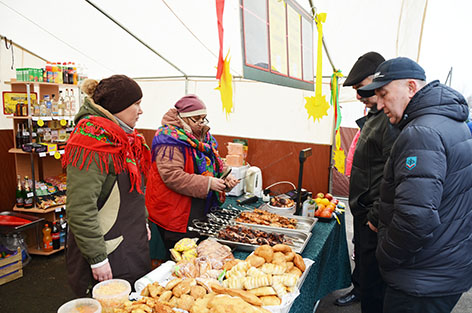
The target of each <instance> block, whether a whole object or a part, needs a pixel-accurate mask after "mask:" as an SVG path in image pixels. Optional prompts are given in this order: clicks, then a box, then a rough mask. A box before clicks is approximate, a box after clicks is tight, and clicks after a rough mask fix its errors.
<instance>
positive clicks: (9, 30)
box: [0, 0, 472, 144]
mask: <svg viewBox="0 0 472 313" xmlns="http://www.w3.org/2000/svg"><path fill="white" fill-rule="evenodd" d="M254 1H255V0H254ZM239 2H240V1H239V0H226V5H225V13H224V29H225V43H224V51H225V52H226V51H228V49H229V50H230V54H231V72H232V74H233V75H235V76H241V75H242V70H241V68H242V54H241V34H240V28H241V27H240V12H239V10H240V8H239ZM298 2H299V3H300V4H301V5H302V6H303V7H304V8H305V9H306V10H307V11H310V10H311V9H310V7H309V1H308V0H306V1H305V0H298ZM91 3H93V4H94V5H96V7H98V8H100V9H101V10H102V11H103V12H105V13H107V14H108V15H109V16H110V17H112V18H113V19H114V20H115V21H117V22H118V23H119V24H120V25H121V26H123V27H124V28H126V29H127V30H129V32H130V33H132V34H133V35H135V36H136V37H138V38H139V39H140V40H141V41H142V42H144V43H145V44H147V45H148V46H149V47H150V48H151V49H152V50H154V52H153V51H151V50H150V49H149V48H148V47H146V46H144V45H143V44H142V43H140V42H139V41H138V40H136V38H134V37H133V36H132V35H130V34H129V33H127V32H126V31H124V30H123V28H122V27H120V26H119V25H117V24H116V23H114V22H113V21H112V20H110V19H109V18H108V17H107V16H105V15H104V14H103V13H101V12H100V11H99V10H97V9H96V8H95V7H94V6H93V5H92V4H91ZM313 4H314V6H315V7H316V9H317V12H326V13H328V15H327V20H326V23H325V24H324V37H325V42H326V44H327V46H328V48H329V52H330V55H331V58H332V60H333V62H334V65H335V66H336V68H338V69H341V70H342V72H343V74H344V75H347V74H348V73H349V70H350V68H351V67H352V65H353V64H354V62H355V61H356V60H357V58H358V57H359V56H360V55H362V54H363V53H365V52H368V51H378V52H380V53H381V54H383V55H384V56H385V58H387V59H388V58H392V57H396V56H400V55H401V56H408V57H410V58H412V59H415V60H418V62H419V63H420V64H421V65H422V66H423V67H424V68H425V70H426V74H427V78H428V80H432V79H440V80H441V82H444V81H445V79H446V76H447V74H448V72H449V71H450V69H451V67H452V68H453V71H452V73H453V75H452V86H453V87H454V88H456V89H458V90H459V91H460V92H462V93H464V95H465V96H466V97H469V95H470V94H471V93H472V88H471V87H470V84H469V83H468V81H467V78H468V77H467V74H468V73H467V72H466V71H467V70H468V69H469V68H471V66H470V65H471V64H470V63H471V61H470V58H469V57H468V56H467V52H468V49H467V48H468V45H467V43H465V42H464V41H465V40H463V38H462V36H461V35H462V33H463V32H464V30H465V31H466V30H469V29H472V27H471V26H472V25H471V23H472V21H471V19H470V18H468V16H467V15H468V14H469V12H471V10H470V9H471V7H472V4H471V3H470V2H469V1H466V0H462V1H461V0H450V1H446V0H429V1H428V0H402V1H401V0H395V1H389V0H382V1H376V0H358V1H349V0H338V1H330V0H321V1H313ZM216 25H217V22H216V9H215V1H214V0H199V1H195V0H160V1H157V0H155V1H151V0H142V1H125V0H90V1H85V0H69V1H59V0H48V1H40V2H39V1H32V0H21V1H18V0H0V35H2V36H6V37H7V38H9V39H12V40H13V41H14V42H16V43H17V44H19V45H21V46H23V47H25V48H26V49H28V50H30V51H32V52H34V53H36V54H37V55H39V56H41V57H43V58H44V59H47V60H50V61H53V62H54V61H61V62H63V61H75V62H76V63H79V64H81V65H83V66H84V67H85V72H86V73H87V74H88V76H89V77H94V78H101V77H106V76H109V75H111V74H115V73H124V74H127V75H129V76H131V77H175V76H183V75H187V76H205V77H206V76H209V77H214V75H215V74H216V65H217V55H218V51H219V43H218V32H217V27H216ZM315 39H316V31H315ZM315 42H316V40H315ZM155 52H156V53H158V54H160V55H161V56H163V57H164V58H166V59H167V60H168V61H170V62H171V63H172V64H174V65H175V66H172V65H170V64H169V63H167V62H166V61H164V60H163V59H162V58H161V57H159V56H158V55H157V54H156V53H155ZM5 57H6V55H5V54H2V58H3V60H2V67H1V69H2V71H4V69H5V68H6V66H5V63H7V62H8V63H10V62H9V60H6V58H5ZM314 57H315V60H316V55H315V56H314ZM315 64H316V62H315ZM15 65H16V66H17V67H22V66H23V65H25V66H28V64H20V60H18V58H17V60H16V64H15ZM331 73H332V68H331V66H330V65H329V62H328V60H327V58H326V56H325V57H324V60H323V75H325V76H329V75H331ZM12 75H14V73H13V74H12V72H8V73H6V74H5V73H2V75H1V79H2V80H4V79H7V78H9V77H13V76H12ZM5 76H9V77H5ZM187 82H188V81H187ZM324 82H325V85H324V88H323V94H324V95H326V96H327V99H328V100H329V89H328V88H329V87H328V85H327V82H328V81H327V80H325V81H324ZM141 84H142V86H143V89H145V98H144V99H143V106H144V109H145V111H146V112H147V113H148V112H149V113H152V114H148V115H147V116H146V117H144V118H143V119H142V121H140V124H138V126H139V127H146V128H156V127H157V124H158V121H157V120H158V119H159V118H156V116H157V117H160V116H161V115H162V113H163V112H165V111H166V110H167V108H168V107H169V106H170V105H172V103H173V102H175V100H177V99H178V98H179V97H180V96H182V95H183V94H184V93H185V92H194V93H197V94H199V95H200V96H201V97H202V98H203V99H204V101H205V102H206V103H207V105H208V106H209V111H210V113H211V115H212V127H213V131H214V132H216V133H219V134H228V135H234V136H250V137H256V138H266V139H281V140H294V141H307V142H315V143H324V144H330V143H331V140H332V125H333V123H332V119H333V113H332V110H330V112H329V114H328V116H326V117H325V118H323V119H322V120H321V121H320V122H317V123H313V120H308V119H307V114H306V111H305V109H304V104H305V100H304V97H305V96H310V95H312V93H310V92H306V91H301V90H295V89H293V88H287V87H280V86H274V85H269V84H264V83H248V82H247V81H236V82H235V83H234V87H235V88H234V89H235V95H234V99H235V108H234V112H233V113H232V114H231V115H230V116H229V118H228V119H226V116H225V114H224V113H223V112H222V108H221V102H220V100H219V95H218V92H217V91H215V90H214V87H216V84H215V81H214V80H210V81H198V79H194V80H192V81H191V83H190V87H189V88H188V89H187V88H184V87H183V86H184V83H183V80H182V81H179V82H171V81H162V80H159V81H148V82H141ZM2 88H3V89H6V88H7V87H2ZM157 90H159V92H157ZM340 100H341V105H342V113H343V118H344V119H343V125H344V126H352V127H354V125H355V124H354V120H355V119H356V118H358V117H359V116H360V115H362V111H363V107H362V105H361V104H359V103H358V102H357V101H356V100H355V95H354V93H353V92H352V90H351V89H350V88H343V89H342V90H341V96H340ZM261 116H264V117H266V118H264V119H263V120H262V121H261ZM287 121H288V122H287ZM247 125H251V129H248V127H247ZM274 125H278V126H276V127H274ZM280 125H282V126H280ZM268 130H269V131H270V132H269V131H268Z"/></svg>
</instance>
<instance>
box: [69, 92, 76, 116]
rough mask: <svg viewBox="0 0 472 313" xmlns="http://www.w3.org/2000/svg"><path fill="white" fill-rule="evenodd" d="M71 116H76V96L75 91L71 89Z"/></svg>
mask: <svg viewBox="0 0 472 313" xmlns="http://www.w3.org/2000/svg"><path fill="white" fill-rule="evenodd" d="M70 114H71V116H74V115H75V95H74V89H72V88H71V89H70Z"/></svg>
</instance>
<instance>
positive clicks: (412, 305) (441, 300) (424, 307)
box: [383, 286, 462, 313]
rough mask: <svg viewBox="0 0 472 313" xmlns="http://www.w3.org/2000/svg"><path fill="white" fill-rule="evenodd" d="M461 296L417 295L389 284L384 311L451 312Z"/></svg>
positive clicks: (404, 312) (389, 312)
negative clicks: (409, 293)
mask: <svg viewBox="0 0 472 313" xmlns="http://www.w3.org/2000/svg"><path fill="white" fill-rule="evenodd" d="M461 296H462V293H460V294H456V295H452V296H442V297H415V296H411V295H408V294H406V293H404V292H402V291H399V290H396V289H393V288H391V287H389V286H387V287H386V290H385V300H384V311H383V313H449V312H451V311H452V309H453V308H454V306H455V305H456V303H457V301H459V299H460V297H461Z"/></svg>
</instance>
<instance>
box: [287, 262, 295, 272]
mask: <svg viewBox="0 0 472 313" xmlns="http://www.w3.org/2000/svg"><path fill="white" fill-rule="evenodd" d="M293 267H294V265H293V262H285V272H286V273H288V272H290V270H291V269H292V268H293Z"/></svg>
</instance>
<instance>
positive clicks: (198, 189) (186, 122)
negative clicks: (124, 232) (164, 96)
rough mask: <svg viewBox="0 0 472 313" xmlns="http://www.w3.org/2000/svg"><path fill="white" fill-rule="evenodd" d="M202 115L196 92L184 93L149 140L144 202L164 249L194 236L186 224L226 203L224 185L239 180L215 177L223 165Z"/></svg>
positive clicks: (202, 106)
mask: <svg viewBox="0 0 472 313" xmlns="http://www.w3.org/2000/svg"><path fill="white" fill-rule="evenodd" d="M206 115H207V111H206V107H205V104H204V103H203V102H202V101H201V100H200V99H199V98H198V97H197V96H195V95H188V96H185V97H183V98H181V99H180V100H179V101H177V103H176V104H175V107H174V108H171V109H170V110H169V111H168V112H167V113H166V114H165V115H164V117H163V118H162V126H161V127H159V129H158V130H157V132H156V134H155V136H154V139H153V142H152V160H153V163H152V166H151V171H150V173H149V178H148V182H147V188H146V207H147V209H148V212H149V220H150V221H151V223H154V224H155V225H157V228H158V229H159V232H160V234H161V237H162V239H163V241H164V245H165V247H166V250H167V251H168V249H170V248H172V247H173V246H174V244H175V243H176V242H177V241H178V240H180V239H182V238H184V237H198V234H197V233H195V232H189V231H188V230H187V226H188V225H189V223H191V221H192V220H194V219H199V220H205V219H206V214H207V213H208V212H209V210H210V208H212V207H218V206H219V205H220V204H222V203H223V202H224V200H225V189H231V188H233V187H234V186H236V184H237V183H238V181H237V180H236V179H234V177H233V176H231V175H229V176H228V177H227V178H226V179H224V180H223V179H220V178H218V177H220V176H221V173H222V172H223V170H224V168H225V165H224V163H223V161H222V160H221V158H220V156H219V154H218V150H217V147H218V143H217V142H216V140H215V138H214V137H213V136H212V135H211V134H210V133H209V130H210V128H209V127H208V125H207V124H208V120H207V118H206ZM151 244H152V243H151ZM151 250H152V249H151ZM167 251H166V255H168V253H167Z"/></svg>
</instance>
